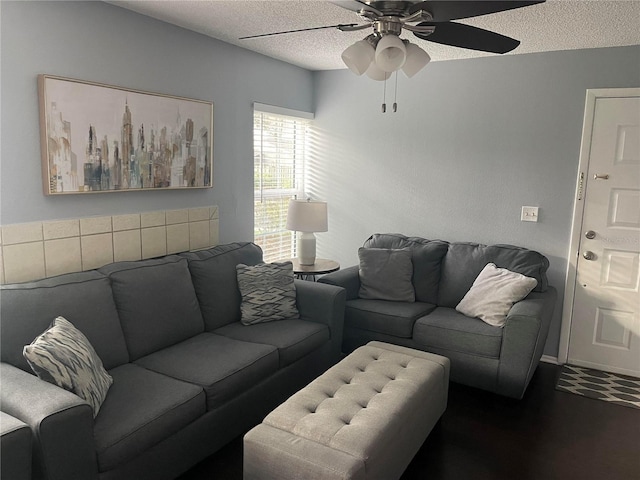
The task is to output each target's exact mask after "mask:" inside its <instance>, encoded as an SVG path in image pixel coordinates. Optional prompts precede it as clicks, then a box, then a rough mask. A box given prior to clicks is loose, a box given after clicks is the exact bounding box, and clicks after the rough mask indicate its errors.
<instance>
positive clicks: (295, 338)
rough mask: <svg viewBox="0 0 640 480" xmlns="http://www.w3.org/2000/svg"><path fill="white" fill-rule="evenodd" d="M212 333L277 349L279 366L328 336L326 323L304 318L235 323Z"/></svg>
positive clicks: (301, 354) (307, 350)
mask: <svg viewBox="0 0 640 480" xmlns="http://www.w3.org/2000/svg"><path fill="white" fill-rule="evenodd" d="M215 333H216V334H218V335H224V336H225V337H229V338H233V339H236V340H241V341H243V342H252V343H266V344H267V345H273V346H274V347H276V348H277V349H278V356H279V362H280V363H279V365H280V367H284V366H286V365H290V364H292V363H293V362H295V361H297V360H299V359H301V358H302V357H304V356H305V355H307V354H309V353H311V352H313V351H314V350H315V349H317V348H319V347H321V346H322V345H324V344H325V343H326V342H328V341H330V339H331V338H330V337H331V334H330V333H329V327H328V326H327V325H324V324H322V323H316V322H307V321H304V320H278V321H275V322H268V323H258V324H255V325H243V324H242V323H240V322H235V323H230V324H229V325H225V326H224V327H220V328H218V329H217V330H216V331H215Z"/></svg>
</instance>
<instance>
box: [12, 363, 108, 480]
mask: <svg viewBox="0 0 640 480" xmlns="http://www.w3.org/2000/svg"><path fill="white" fill-rule="evenodd" d="M0 378H2V389H1V390H0V402H1V403H2V411H3V412H5V413H8V414H9V415H11V416H13V417H15V418H17V419H19V420H21V421H23V422H24V423H26V424H27V425H29V427H30V428H31V432H32V433H33V439H34V451H33V454H34V458H33V460H34V464H33V473H34V478H40V477H42V478H46V479H48V480H91V479H96V478H97V477H98V463H97V459H96V450H95V443H94V440H93V410H92V409H91V406H90V405H89V404H88V403H87V402H85V401H84V400H82V399H81V398H80V397H78V396H77V395H74V394H73V393H70V392H67V391H66V390H64V389H62V388H60V387H57V386H56V385H53V384H50V383H47V382H45V381H43V380H40V379H39V378H38V377H36V376H35V375H31V374H30V373H27V372H25V371H23V370H20V369H19V368H17V367H14V366H13V365H10V364H8V363H1V364H0Z"/></svg>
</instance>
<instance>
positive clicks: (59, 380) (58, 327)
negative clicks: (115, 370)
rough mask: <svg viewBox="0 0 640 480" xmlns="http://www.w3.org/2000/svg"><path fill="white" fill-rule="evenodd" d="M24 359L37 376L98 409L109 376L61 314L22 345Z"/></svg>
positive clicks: (94, 353)
mask: <svg viewBox="0 0 640 480" xmlns="http://www.w3.org/2000/svg"><path fill="white" fill-rule="evenodd" d="M24 358H26V359H27V362H29V365H30V366H31V368H32V369H33V371H34V372H35V374H36V375H37V376H38V378H40V379H42V380H44V381H46V382H49V383H52V384H54V385H57V386H58V387H61V388H64V389H65V390H67V391H69V392H72V393H75V394H76V395H78V396H79V397H80V398H82V399H83V400H85V401H86V402H87V403H89V405H91V408H92V409H93V416H94V417H95V416H96V415H97V414H98V412H99V411H100V406H101V405H102V402H104V399H105V397H106V396H107V392H108V391H109V387H110V386H111V384H112V383H113V379H112V378H111V375H109V374H108V373H107V371H106V370H105V369H104V367H103V366H102V361H101V360H100V357H98V354H97V353H96V351H95V350H94V349H93V347H92V346H91V343H90V342H89V340H87V337H85V336H84V335H83V334H82V332H81V331H80V330H78V329H77V328H76V327H74V326H73V324H72V323H71V322H69V321H68V320H66V319H64V318H63V317H58V318H56V319H55V320H54V321H53V322H52V323H51V326H50V327H49V328H48V329H47V330H45V331H44V332H43V333H42V334H40V335H38V336H37V337H36V338H35V339H34V340H33V342H31V344H29V345H26V346H25V347H24Z"/></svg>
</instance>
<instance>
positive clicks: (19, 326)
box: [0, 243, 345, 480]
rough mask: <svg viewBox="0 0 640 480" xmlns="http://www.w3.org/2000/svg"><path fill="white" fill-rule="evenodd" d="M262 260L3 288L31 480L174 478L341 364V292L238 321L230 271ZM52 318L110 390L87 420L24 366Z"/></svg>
mask: <svg viewBox="0 0 640 480" xmlns="http://www.w3.org/2000/svg"><path fill="white" fill-rule="evenodd" d="M261 261H262V251H261V250H260V248H259V247H257V246H256V245H254V244H251V243H234V244H228V245H222V246H218V247H214V248H211V249H209V250H205V251H199V252H192V253H185V254H180V255H170V256H167V257H162V258H158V259H152V260H143V261H137V262H119V263H114V264H110V265H107V266H105V267H103V268H100V269H98V270H94V271H87V272H82V273H76V274H68V275H62V276H59V277H54V278H49V279H44V280H40V281H36V282H31V283H26V284H14V285H4V286H2V289H1V290H0V294H1V296H0V302H1V314H2V322H1V360H2V363H1V370H0V375H1V379H2V390H1V402H2V403H1V408H2V411H4V412H6V413H7V414H10V415H12V416H14V417H16V418H17V419H19V420H21V421H22V422H24V423H26V424H28V425H29V426H30V428H31V430H32V432H33V438H34V450H33V453H34V455H33V456H34V463H33V473H34V478H47V479H56V480H74V479H77V480H90V479H101V480H106V479H118V480H124V479H131V480H134V479H135V480H141V479H153V480H159V479H170V478H175V477H176V476H178V475H179V474H181V473H182V472H184V471H185V470H187V469H188V468H190V467H191V466H193V465H194V464H195V463H197V462H198V461H200V460H202V459H204V458H205V457H206V456H208V455H210V454H211V453H213V452H214V451H216V450H217V449H219V448H220V447H222V446H223V445H225V444H226V443H228V442H229V441H230V440H232V439H233V438H236V437H237V436H238V435H240V434H242V433H243V432H244V431H246V430H248V429H249V428H250V427H252V426H253V425H256V424H258V423H259V422H260V421H261V420H262V418H263V417H264V416H265V415H266V414H267V413H268V412H269V411H271V410H272V409H273V408H274V407H275V406H277V405H278V404H279V403H281V402H282V401H284V400H285V399H286V398H287V397H288V396H289V395H290V394H292V393H293V392H295V391H297V390H298V389H299V388H301V387H302V386H304V385H306V384H307V383H308V382H309V381H310V380H312V379H313V378H315V377H316V376H317V375H319V374H320V373H322V372H323V371H324V370H325V369H326V368H327V367H329V366H330V365H332V364H333V363H335V361H336V360H337V359H338V357H339V354H340V345H341V341H342V321H343V314H344V302H345V293H344V290H343V289H341V288H337V287H333V286H330V285H326V284H314V283H312V282H303V281H297V280H296V283H295V285H296V304H297V308H298V310H299V311H300V315H301V318H300V319H285V320H279V321H272V322H267V323H259V324H256V325H251V326H246V325H243V324H242V323H241V322H240V321H239V320H240V302H241V295H240V292H239V290H238V286H237V281H236V265H237V264H239V263H244V264H247V265H254V264H257V263H260V262H261ZM58 315H61V316H64V317H65V318H66V319H67V320H69V321H70V322H72V323H73V324H74V325H75V326H76V327H77V328H78V329H79V330H80V331H82V332H83V333H84V335H85V336H86V337H87V338H88V339H89V341H90V342H91V344H92V346H93V347H94V348H95V350H96V352H97V353H98V355H99V357H100V359H101V360H102V362H103V364H104V367H105V368H106V369H107V371H108V372H109V374H110V375H111V376H112V377H113V379H114V382H113V385H111V387H110V389H109V391H108V393H107V397H106V400H105V401H104V403H103V404H102V406H101V408H100V411H99V413H98V415H97V416H96V417H95V419H94V418H93V410H92V409H91V407H90V406H89V404H88V403H86V402H85V401H83V400H82V399H80V397H78V396H76V395H74V394H72V393H70V392H68V391H66V390H64V389H62V388H59V387H57V386H55V385H53V384H50V383H47V382H45V381H42V380H40V379H39V378H38V377H36V376H35V375H33V374H32V372H31V369H30V368H29V365H28V364H27V363H26V362H25V360H24V358H23V356H22V349H23V346H24V345H27V344H29V343H30V342H31V341H32V340H33V339H34V338H35V337H36V336H37V335H39V334H40V333H42V332H43V331H44V330H45V329H46V328H47V327H48V326H49V324H50V323H51V321H52V320H53V318H55V317H56V316H58Z"/></svg>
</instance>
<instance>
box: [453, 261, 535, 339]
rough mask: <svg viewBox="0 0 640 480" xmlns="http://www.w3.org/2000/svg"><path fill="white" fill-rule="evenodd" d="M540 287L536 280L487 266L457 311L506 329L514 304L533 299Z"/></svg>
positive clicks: (457, 307) (492, 265)
mask: <svg viewBox="0 0 640 480" xmlns="http://www.w3.org/2000/svg"><path fill="white" fill-rule="evenodd" d="M536 283H537V282H536V279H535V278H531V277H525V276H524V275H522V274H520V273H515V272H511V271H509V270H507V269H506V268H497V267H496V266H495V264H493V263H487V265H486V267H484V268H483V269H482V271H481V272H480V274H479V275H478V278H476V279H475V280H474V282H473V285H472V286H471V288H470V289H469V291H468V292H467V293H466V294H465V296H464V297H463V298H462V300H460V303H459V304H458V305H457V306H456V310H457V311H458V312H460V313H463V314H465V315H466V316H468V317H478V318H479V319H481V320H482V321H483V322H486V323H488V324H489V325H493V326H494V327H502V326H504V324H505V322H506V320H507V314H508V313H509V310H511V307H512V306H513V304H514V303H516V302H519V301H520V300H522V299H523V298H524V297H526V296H527V295H529V292H531V290H532V289H533V288H534V287H535V286H536Z"/></svg>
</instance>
